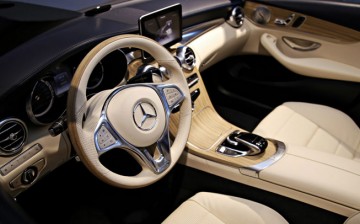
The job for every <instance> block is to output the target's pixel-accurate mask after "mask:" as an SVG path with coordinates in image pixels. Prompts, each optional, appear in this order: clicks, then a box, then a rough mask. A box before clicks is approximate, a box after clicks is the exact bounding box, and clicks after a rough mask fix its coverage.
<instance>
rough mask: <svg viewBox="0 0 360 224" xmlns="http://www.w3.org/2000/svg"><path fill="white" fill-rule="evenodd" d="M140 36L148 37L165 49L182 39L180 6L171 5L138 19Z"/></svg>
mask: <svg viewBox="0 0 360 224" xmlns="http://www.w3.org/2000/svg"><path fill="white" fill-rule="evenodd" d="M139 31H140V34H141V35H143V36H146V37H149V38H151V39H153V40H155V41H157V42H159V43H160V44H161V45H163V46H165V47H170V46H171V45H173V44H175V43H177V42H179V41H181V39H182V9H181V4H175V5H171V6H169V7H166V8H163V9H160V10H158V11H154V12H151V13H148V14H146V15H143V16H141V17H140V18H139Z"/></svg>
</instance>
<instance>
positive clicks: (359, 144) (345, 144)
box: [290, 108, 360, 155]
mask: <svg viewBox="0 0 360 224" xmlns="http://www.w3.org/2000/svg"><path fill="white" fill-rule="evenodd" d="M290 109H291V110H292V111H293V112H294V114H298V115H299V116H301V117H303V118H305V119H306V120H308V121H311V122H312V123H313V124H315V125H316V127H317V128H318V129H321V130H323V131H324V132H326V133H327V134H328V135H330V136H331V137H333V138H334V139H336V140H337V141H338V143H339V144H340V143H341V144H343V145H344V146H346V147H347V148H349V149H350V150H351V149H352V152H353V153H352V154H353V155H354V152H355V151H357V150H356V149H354V148H353V147H351V146H350V145H348V144H347V143H346V142H343V141H340V140H339V139H338V138H337V137H336V136H334V135H333V134H331V133H330V132H328V131H326V130H325V129H324V128H322V127H321V126H319V125H318V124H317V123H315V122H314V121H313V120H311V119H309V118H308V117H305V116H304V115H302V114H301V113H298V112H296V111H294V110H293V109H292V108H290ZM316 131H317V130H316ZM314 133H315V132H314ZM313 137H314V135H313V136H312V138H313ZM312 138H311V139H312ZM309 143H310V141H309V142H308V144H309ZM308 144H306V146H308ZM358 147H360V141H359V143H358Z"/></svg>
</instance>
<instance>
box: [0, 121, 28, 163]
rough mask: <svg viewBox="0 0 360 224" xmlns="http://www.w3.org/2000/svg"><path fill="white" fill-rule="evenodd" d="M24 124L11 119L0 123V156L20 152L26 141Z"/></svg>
mask: <svg viewBox="0 0 360 224" xmlns="http://www.w3.org/2000/svg"><path fill="white" fill-rule="evenodd" d="M27 134H28V133H27V128H26V125H25V124H24V122H22V121H21V120H19V119H15V118H11V119H6V120H3V121H1V122H0V155H3V156H10V155H13V154H15V153H18V152H20V151H21V149H22V147H23V146H24V144H25V142H26V139H27Z"/></svg>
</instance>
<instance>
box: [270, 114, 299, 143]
mask: <svg viewBox="0 0 360 224" xmlns="http://www.w3.org/2000/svg"><path fill="white" fill-rule="evenodd" d="M291 110H292V109H291ZM292 112H293V113H292V114H291V116H289V117H288V118H287V120H285V122H284V124H283V125H282V126H281V128H279V129H278V130H277V131H276V132H275V137H276V136H277V134H278V133H279V132H280V131H282V130H283V129H285V126H286V125H287V124H288V123H289V122H290V120H291V119H292V118H293V117H294V116H295V114H296V112H295V111H294V110H292Z"/></svg>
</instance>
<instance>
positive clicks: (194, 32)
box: [180, 19, 225, 45]
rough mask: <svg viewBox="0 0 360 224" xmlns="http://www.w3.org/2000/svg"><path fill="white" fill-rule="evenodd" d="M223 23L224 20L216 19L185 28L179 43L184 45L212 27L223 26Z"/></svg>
mask: <svg viewBox="0 0 360 224" xmlns="http://www.w3.org/2000/svg"><path fill="white" fill-rule="evenodd" d="M224 22H225V20H224V19H216V20H212V21H209V22H204V23H201V24H198V25H195V26H192V27H190V28H187V29H185V30H184V31H183V35H182V40H181V41H180V44H182V45H186V44H188V43H189V42H191V41H193V40H194V39H195V38H197V37H198V36H200V35H202V34H204V33H206V32H208V31H209V30H211V29H213V28H214V27H217V26H219V25H221V24H223V23H224Z"/></svg>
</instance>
